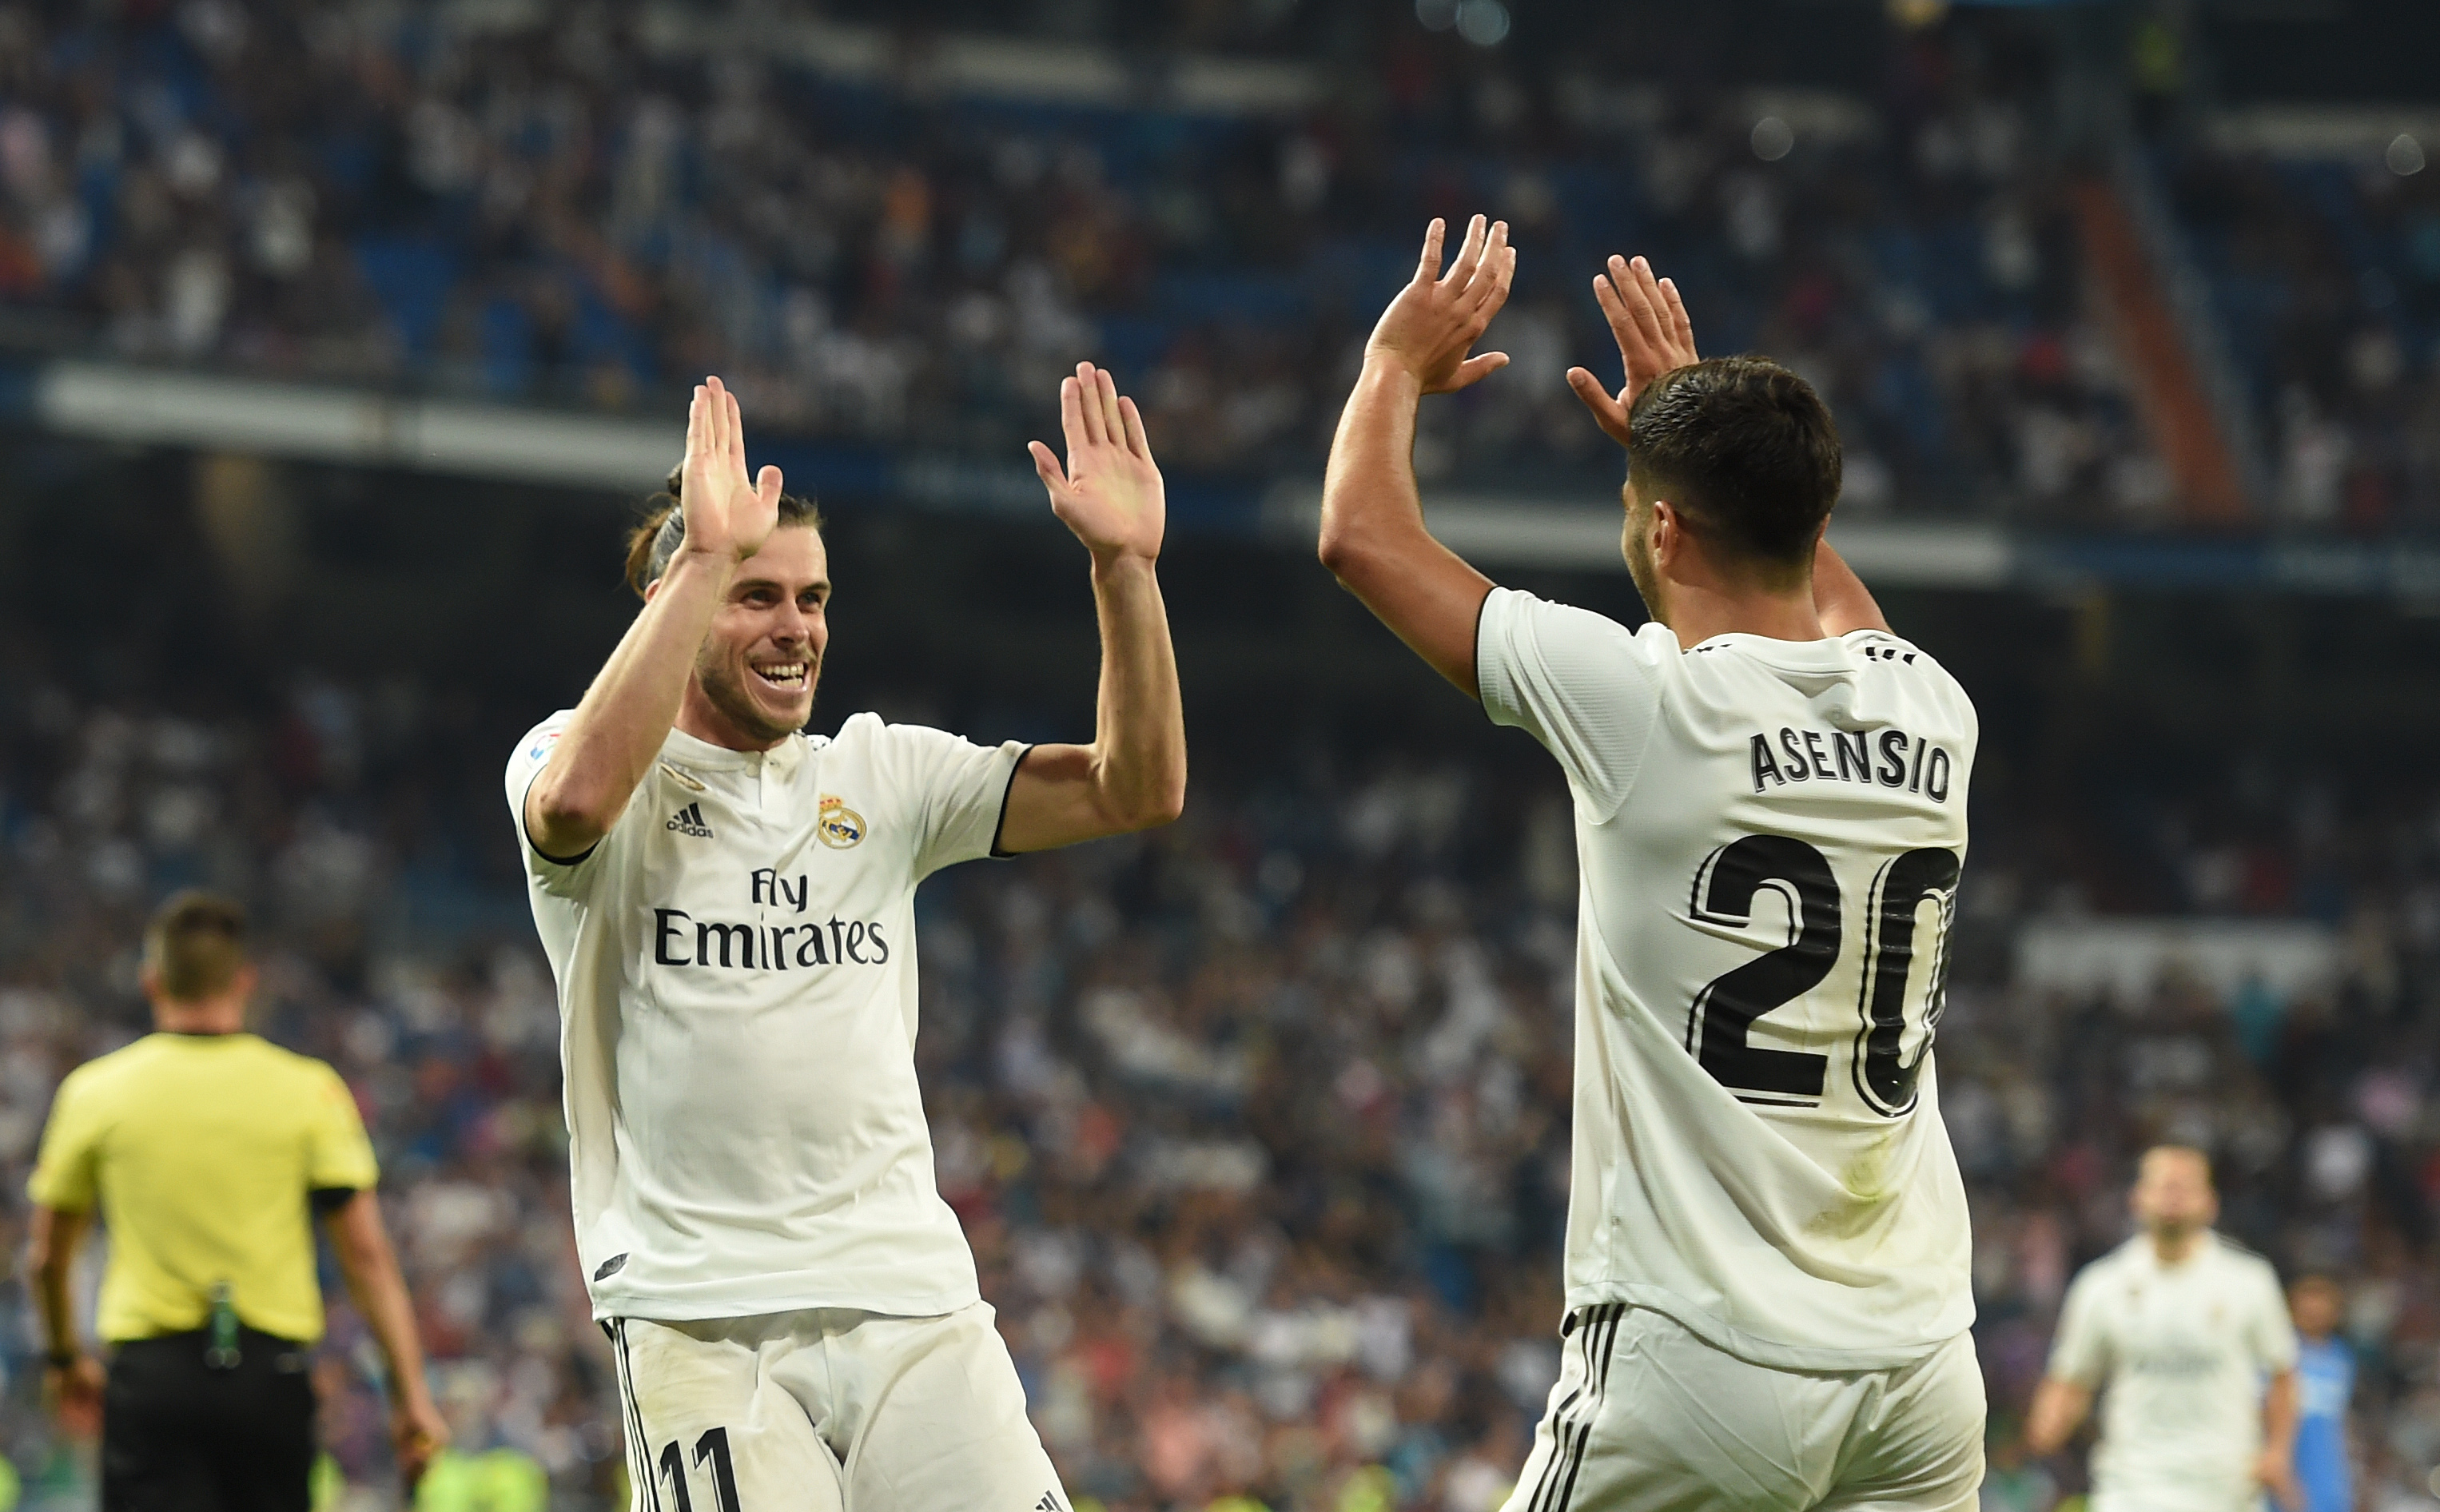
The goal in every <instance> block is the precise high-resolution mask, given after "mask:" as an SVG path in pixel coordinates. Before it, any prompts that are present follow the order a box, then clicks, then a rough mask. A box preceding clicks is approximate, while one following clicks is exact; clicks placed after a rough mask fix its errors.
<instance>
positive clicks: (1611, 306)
mask: <svg viewBox="0 0 2440 1512" xmlns="http://www.w3.org/2000/svg"><path fill="white" fill-rule="evenodd" d="M1593 302H1594V303H1596V304H1598V305H1600V306H1601V312H1602V318H1603V319H1604V320H1606V321H1607V322H1609V333H1610V337H1611V339H1612V340H1614V341H1616V342H1617V343H1618V353H1619V355H1620V356H1622V357H1624V358H1625V359H1626V363H1627V366H1628V367H1630V368H1632V367H1633V366H1634V365H1635V364H1636V362H1637V361H1638V360H1639V359H1640V358H1642V356H1643V355H1644V342H1643V332H1642V329H1641V328H1639V327H1638V326H1637V325H1636V323H1635V315H1634V314H1633V313H1632V312H1631V311H1629V310H1628V309H1627V307H1626V300H1625V298H1624V297H1623V296H1622V295H1620V293H1619V292H1618V284H1617V281H1616V280H1614V279H1611V277H1610V276H1609V275H1608V274H1606V273H1596V274H1594V275H1593Z"/></svg>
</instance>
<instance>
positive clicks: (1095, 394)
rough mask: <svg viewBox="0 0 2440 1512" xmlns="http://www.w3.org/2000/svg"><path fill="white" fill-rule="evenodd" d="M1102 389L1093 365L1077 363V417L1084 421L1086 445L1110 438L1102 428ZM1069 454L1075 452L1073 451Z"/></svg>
mask: <svg viewBox="0 0 2440 1512" xmlns="http://www.w3.org/2000/svg"><path fill="white" fill-rule="evenodd" d="M1100 389H1101V386H1100V384H1099V383H1098V382H1096V381H1095V379H1094V376H1093V365H1092V364H1091V363H1089V362H1080V363H1078V364H1077V365H1076V417H1077V419H1079V420H1081V421H1083V422H1084V424H1085V444H1086V445H1099V444H1101V443H1102V442H1103V441H1107V440H1109V438H1108V437H1107V436H1105V435H1104V434H1103V430H1102V395H1101V391H1100ZM1069 455H1070V456H1073V455H1074V454H1073V453H1072V452H1071V453H1070V454H1069Z"/></svg>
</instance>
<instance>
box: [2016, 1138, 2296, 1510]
mask: <svg viewBox="0 0 2440 1512" xmlns="http://www.w3.org/2000/svg"><path fill="white" fill-rule="evenodd" d="M2130 1206H2132V1208H2133V1209H2134V1211H2135V1215H2136V1218H2137V1221H2138V1224H2139V1232H2138V1233H2136V1234H2135V1236H2134V1237H2133V1238H2130V1239H2128V1240H2127V1241H2126V1243H2125V1244H2122V1245H2120V1246H2119V1247H2118V1248H2117V1249H2115V1250H2112V1251H2109V1252H2108V1254H2106V1255H2104V1256H2102V1257H2101V1258H2100V1259H2098V1260H2095V1261H2094V1262H2092V1263H2091V1264H2090V1265H2089V1266H2087V1267H2085V1268H2084V1269H2082V1270H2080V1271H2078V1272H2076V1277H2075V1281H2074V1282H2073V1284H2072V1285H2071V1286H2070V1287H2068V1292H2067V1301H2066V1303H2065V1305H2063V1306H2062V1307H2061V1308H2060V1310H2059V1323H2058V1337H2057V1339H2056V1341H2054V1343H2053V1345H2052V1348H2051V1359H2050V1367H2049V1370H2048V1371H2047V1372H2046V1374H2045V1377H2044V1379H2043V1381H2042V1384H2041V1387H2040V1389H2039V1391H2037V1392H2036V1395H2035V1399H2034V1408H2033V1412H2032V1413H2030V1414H2029V1416H2028V1420H2027V1424H2026V1430H2027V1431H2026V1437H2027V1440H2028V1442H2029V1445H2030V1446H2031V1447H2032V1448H2033V1449H2036V1452H2048V1451H2050V1450H2052V1449H2056V1448H2057V1447H2059V1446H2060V1445H2061V1444H2064V1443H2065V1442H2066V1441H2067V1438H2068V1435H2069V1434H2071V1433H2072V1432H2073V1431H2075V1428H2076V1426H2077V1424H2078V1423H2080V1422H2081V1421H2082V1420H2083V1418H2084V1416H2085V1413H2087V1412H2088V1411H2089V1410H2090V1406H2091V1403H2092V1399H2093V1397H2094V1395H2096V1394H2098V1395H2100V1398H2101V1440H2100V1442H2099V1443H2098V1444H2097V1445H2095V1446H2094V1448H2093V1451H2092V1509H2093V1512H2261V1509H2262V1508H2263V1507H2264V1506H2265V1501H2264V1492H2265V1491H2266V1490H2271V1491H2273V1492H2275V1493H2276V1504H2278V1505H2282V1506H2287V1507H2294V1506H2297V1505H2299V1504H2300V1502H2299V1498H2298V1497H2297V1495H2296V1494H2295V1473H2294V1467H2293V1464H2292V1449H2293V1445H2294V1440H2295V1433H2296V1423H2297V1411H2298V1400H2297V1394H2296V1377H2295V1370H2296V1359H2297V1343H2296V1330H2295V1327H2294V1325H2293V1324H2292V1323H2290V1321H2289V1319H2288V1315H2287V1297H2286V1296H2285V1295H2283V1294H2282V1292H2281V1290H2280V1287H2279V1276H2278V1273H2277V1272H2276V1271H2275V1270H2273V1269H2271V1265H2270V1261H2268V1260H2266V1259H2264V1258H2263V1257H2262V1256H2260V1255H2258V1254H2255V1253H2254V1252H2253V1251H2251V1250H2248V1249H2245V1248H2244V1247H2243V1246H2241V1245H2238V1244H2236V1243H2235V1242H2234V1241H2233V1240H2231V1239H2229V1238H2227V1237H2225V1236H2224V1235H2222V1234H2219V1233H2215V1232H2213V1230H2212V1229H2211V1227H2210V1225H2211V1223H2212V1221H2213V1219H2214V1217H2215V1216H2216V1214H2217V1210H2218V1203H2217V1199H2216V1197H2215V1196H2214V1194H2213V1190H2212V1183H2211V1167H2210V1163H2209V1161H2207V1160H2206V1159H2205V1158H2204V1156H2203V1155H2202V1153H2201V1152H2200V1151H2198V1150H2193V1149H2188V1148H2185V1147H2183V1146H2180V1145H2162V1146H2160V1147H2158V1148H2155V1149H2152V1150H2149V1151H2146V1152H2145V1153H2144V1160H2143V1162H2142V1165H2141V1167H2140V1170H2139V1175H2138V1177H2137V1179H2136V1184H2135V1189H2134V1191H2133V1193H2132V1195H2131V1197H2130Z"/></svg>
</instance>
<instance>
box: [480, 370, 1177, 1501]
mask: <svg viewBox="0 0 2440 1512" xmlns="http://www.w3.org/2000/svg"><path fill="white" fill-rule="evenodd" d="M1062 404H1063V409H1064V411H1065V419H1066V422H1067V427H1068V443H1069V448H1068V462H1067V465H1066V467H1065V468H1064V469H1063V468H1062V466H1061V464H1060V463H1059V461H1058V460H1057V459H1055V458H1054V457H1053V456H1052V455H1051V454H1050V452H1049V451H1048V450H1047V449H1044V448H1038V447H1037V452H1036V463H1037V466H1038V467H1039V468H1040V469H1041V471H1042V474H1043V477H1044V480H1045V482H1046V483H1047V484H1049V485H1050V494H1051V498H1052V503H1053V507H1054V509H1055V510H1056V511H1057V513H1059V515H1060V517H1061V518H1062V519H1063V520H1065V521H1066V522H1067V523H1068V525H1069V527H1070V528H1071V529H1073V530H1074V531H1076V533H1077V534H1078V536H1079V537H1080V538H1083V539H1084V540H1085V544H1086V545H1087V547H1088V548H1090V549H1091V551H1092V555H1093V583H1094V589H1095V594H1096V597H1097V599H1098V600H1099V601H1100V608H1101V618H1102V625H1103V689H1102V694H1103V696H1102V699H1101V706H1100V707H1101V709H1102V718H1103V728H1102V730H1101V732H1100V735H1099V737H1098V738H1097V741H1096V743H1095V745H1093V746H1091V747H1075V746H1044V747H1032V748H1028V747H1021V746H1018V745H1015V744H1014V743H1012V744H1008V745H1003V746H998V747H983V746H977V745H974V744H972V743H970V742H967V741H965V740H962V739H960V738H958V737H957V736H954V735H950V734H945V733H943V732H942V731H940V730H936V729H922V728H917V727H910V726H904V725H889V724H885V723H883V722H882V721H881V720H879V719H878V718H876V717H874V716H872V715H870V714H858V715H856V716H854V717H852V718H851V719H849V720H847V721H846V722H845V724H844V725H842V726H841V728H840V729H839V731H838V733H837V734H836V735H835V736H834V737H830V738H827V739H825V738H823V737H820V736H812V735H807V734H805V733H803V731H802V730H801V729H800V728H799V727H801V726H802V725H803V724H804V722H805V719H806V717H807V716H808V714H809V713H810V711H811V708H812V698H813V688H814V684H815V681H816V677H817V676H818V674H819V670H820V665H821V659H822V656H823V652H824V649H825V647H826V646H827V644H828V637H829V631H828V621H827V618H826V612H827V606H828V602H829V598H830V583H829V574H828V560H827V552H826V550H825V549H824V547H823V545H822V542H821V538H820V534H819V530H818V527H819V518H818V516H817V515H816V514H815V513H814V512H813V511H812V508H811V506H810V505H808V504H805V503H803V502H802V501H798V500H794V499H790V498H788V497H786V496H785V495H781V494H780V479H779V476H778V474H777V472H776V471H775V470H772V469H765V470H764V473H763V478H762V480H761V482H760V483H759V484H757V483H753V482H749V481H747V480H746V477H745V444H744V439H743V433H742V426H741V424H740V422H739V418H738V413H737V407H736V404H735V401H734V400H733V399H732V398H730V397H729V396H728V395H727V393H726V392H725V391H724V390H723V389H722V387H721V386H720V384H719V383H718V381H717V380H712V381H709V383H708V384H707V385H706V387H704V388H700V389H698V390H697V391H696V399H695V405H694V412H693V415H692V417H691V422H690V427H689V435H688V461H687V464H686V472H685V476H684V480H683V483H682V484H681V485H680V486H681V488H682V490H683V511H684V513H674V512H671V513H664V515H662V516H661V517H659V518H657V519H655V521H654V522H652V523H651V524H650V525H648V526H647V528H646V529H645V530H644V531H640V532H639V533H638V538H637V542H636V545H635V548H634V555H633V556H632V558H631V564H630V570H631V577H632V578H633V580H634V581H635V582H636V584H637V587H638V589H639V591H644V592H646V595H647V602H646V607H645V609H644V611H643V612H642V613H641V614H640V615H639V616H638V617H637V621H636V624H635V626H634V627H633V628H631V629H630V631H629V632H628V635H627V637H626V639H623V640H622V641H621V642H620V645H619V649H618V651H617V652H616V653H614V655H613V656H612V657H611V660H610V662H609V663H608V665H606V666H605V667H604V668H603V670H602V673H601V676H600V677H599V678H597V679H596V681H595V683H594V685H593V687H592V689H591V690H589V691H588V692H587V693H586V694H585V698H584V701H583V703H582V704H580V705H579V707H578V708H577V709H576V710H574V711H563V712H561V713H559V714H555V715H553V716H552V717H551V718H550V719H548V720H547V721H545V722H544V723H543V724H542V725H540V726H538V727H536V729H534V730H533V731H531V732H530V733H529V735H528V736H527V738H526V739H525V741H524V742H522V743H521V744H520V746H519V748H518V750H517V752H516V753H515V755H514V756H513V757H512V758H511V762H510V764H509V769H508V777H507V783H508V799H509V804H510V807H511V811H512V812H513V813H514V814H515V815H516V816H517V820H518V824H517V827H518V831H519V835H520V844H521V846H522V848H523V850H524V854H525V858H526V869H527V880H528V885H529V892H530V894H531V898H532V903H533V912H534V920H535V924H536V927H537V928H538V930H539V932H540V934H541V937H542V942H543V945H544V948H545V950H546V952H547V954H548V956H549V958H550V963H551V967H552V970H553V972H554V974H555V976H556V977H557V980H558V984H559V993H560V1003H561V1009H562V1016H563V1035H562V1052H563V1057H564V1061H565V1071H566V1078H565V1083H566V1093H565V1097H566V1105H567V1120H568V1133H569V1143H570V1148H569V1166H570V1171H571V1176H572V1179H573V1185H574V1218H575V1225H576V1239H577V1249H578V1251H579V1254H580V1255H581V1257H582V1259H583V1266H584V1269H585V1274H586V1277H587V1281H588V1284H589V1286H590V1287H591V1291H592V1302H593V1311H594V1316H595V1317H596V1318H597V1319H598V1320H600V1321H601V1323H602V1325H603V1327H604V1330H605V1332H607V1333H608V1334H609V1336H610V1338H611V1341H612V1343H613V1347H614V1351H615V1353H616V1356H617V1364H618V1371H619V1395H620V1401H621V1406H622V1409H623V1415H624V1422H623V1424H622V1427H623V1429H624V1431H625V1436H626V1439H627V1443H628V1450H629V1456H630V1458H629V1465H628V1468H629V1473H630V1478H631V1480H632V1481H633V1483H634V1487H635V1503H634V1505H635V1507H636V1508H637V1509H638V1512H642V1509H646V1508H650V1509H652V1512H693V1509H694V1508H695V1507H697V1506H701V1507H704V1508H706V1509H708V1512H741V1509H742V1508H748V1507H750V1508H755V1509H758V1512H759V1509H763V1508H774V1507H795V1508H806V1509H815V1512H818V1509H822V1508H829V1509H832V1512H950V1509H964V1508H1005V1509H1007V1512H1065V1509H1066V1507H1067V1505H1068V1503H1067V1498H1066V1494H1065V1492H1063V1491H1062V1490H1061V1489H1060V1487H1059V1484H1058V1477H1057V1475H1056V1472H1055V1471H1054V1470H1053V1468H1052V1467H1051V1465H1050V1459H1049V1457H1048V1456H1047V1455H1046V1454H1045V1453H1044V1451H1043V1449H1042V1445H1041V1442H1040V1440H1039V1439H1038V1438H1037V1436H1036V1435H1035V1433H1034V1431H1033V1429H1032V1424H1031V1423H1030V1422H1029V1421H1028V1419H1027V1417H1026V1411H1025V1396H1024V1392H1023V1390H1022V1388H1021V1386H1020V1385H1019V1383H1018V1380H1017V1377H1016V1373H1015V1369H1014V1365H1013V1363H1012V1362H1011V1360H1010V1359H1009V1355H1008V1351H1007V1348H1006V1346H1005V1345H1004V1344H1003V1343H1002V1341H1001V1340H1000V1337H999V1334H998V1332H997V1330H996V1327H995V1326H994V1323H993V1315H992V1310H991V1308H990V1307H989V1306H988V1305H985V1304H984V1303H983V1302H982V1301H981V1299H980V1295H979V1292H978V1287H977V1284H976V1274H975V1266H974V1260H973V1257H972V1255H971V1253H970V1252H969V1251H968V1249H967V1247H966V1243H965V1238H964V1235H963V1233H961V1232H960V1228H959V1225H958V1220H957V1217H956V1215H954V1214H952V1213H951V1212H950V1210H949V1208H948V1206H947V1205H946V1204H945V1203H944V1202H942V1199H941V1197H940V1194H939V1192H938V1191H937V1189H936V1187H935V1185H934V1179H933V1160H932V1146H931V1140H930V1134H929V1131H928V1130H927V1128H926V1126H925V1123H924V1105H923V1097H922V1091H921V1089H920V1088H919V1086H918V1085H917V1080H916V1073H915V1060H914V1046H915V1039H916V1035H917V1032H918V1023H917V972H916V939H915V915H914V893H915V888H916V885H917V884H918V883H920V882H921V881H922V880H923V879H924V877H925V876H927V875H929V874H930V873H933V872H935V871H938V870H939V869H940V868H942V867H944V866H948V865H951V864H954V863H956V862H959V861H965V860H971V859H975V858H978V857H981V856H984V855H991V854H994V853H995V851H996V850H997V851H1002V852H1011V851H1021V850H1032V849H1042V848H1047V847H1049V846H1053V845H1061V844H1068V843H1072V842H1073V841H1076V840H1080V839H1085V838H1090V837H1095V836H1099V835H1108V834H1114V833H1118V832H1120V831H1122V830H1126V829H1134V828H1141V827H1143V826H1144V825H1146V824H1150V823H1157V822H1162V821H1165V820H1166V819H1169V818H1173V817H1175V812H1176V804H1177V802H1178V801H1180V799H1181V797H1182V792H1183V783H1184V778H1185V765H1184V764H1185V754H1184V734H1183V725H1182V721H1181V720H1180V718H1179V714H1178V705H1177V695H1176V674H1175V663H1174V661H1173V660H1172V658H1171V655H1170V650H1169V640H1168V630H1167V625H1166V621H1165V619H1164V617H1163V615H1162V612H1161V608H1160V600H1159V594H1158V590H1157V585H1155V583H1154V580H1153V572H1152V564H1153V559H1154V557H1155V555H1157V549H1158V546H1159V540H1160V532H1161V498H1160V480H1159V475H1158V473H1157V470H1155V468H1154V467H1153V463H1152V459H1151V455H1150V451H1149V449H1148V448H1147V447H1146V445H1145V444H1144V440H1143V431H1142V424H1141V421H1140V418H1139V416H1138V415H1137V413H1136V411H1135V407H1134V405H1133V404H1132V403H1131V402H1122V401H1121V400H1120V399H1119V398H1118V396H1117V394H1116V391H1115V389H1114V388H1113V387H1112V386H1111V384H1110V382H1109V379H1108V377H1107V375H1106V374H1102V373H1098V372H1096V371H1095V370H1094V369H1091V368H1090V367H1089V366H1086V367H1084V368H1080V369H1079V374H1078V376H1077V377H1075V378H1071V379H1068V380H1067V382H1066V383H1065V384H1064V385H1063V386H1062Z"/></svg>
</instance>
